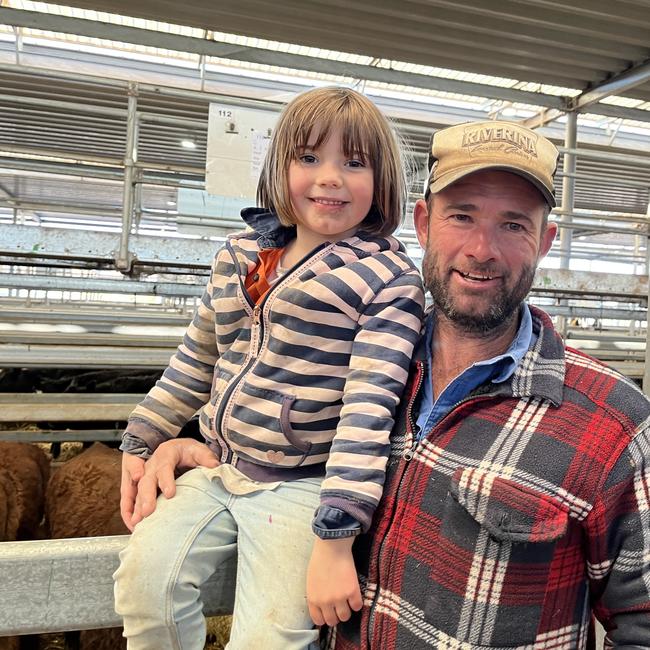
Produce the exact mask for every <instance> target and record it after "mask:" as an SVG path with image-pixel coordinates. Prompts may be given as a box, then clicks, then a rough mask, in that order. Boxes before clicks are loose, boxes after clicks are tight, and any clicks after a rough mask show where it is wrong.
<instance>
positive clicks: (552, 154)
mask: <svg viewBox="0 0 650 650" xmlns="http://www.w3.org/2000/svg"><path fill="white" fill-rule="evenodd" d="M558 154H559V152H558V150H557V148H556V146H555V145H554V144H553V143H552V142H551V141H550V140H548V139H547V138H545V137H544V136H543V135H540V134H539V133H536V132H535V131H532V130H531V129H528V128H526V127H524V126H521V125H519V124H516V123H514V122H500V121H494V120H490V121H488V122H470V123H467V124H457V125H456V126H450V127H448V128H446V129H441V130H440V131H437V132H436V133H435V134H434V136H433V139H432V141H431V153H430V154H429V170H430V171H429V177H428V179H427V184H426V186H425V196H428V195H429V193H430V192H431V193H433V194H435V193H437V192H440V191H441V190H443V189H444V188H445V187H448V186H449V185H451V184H452V183H455V182H456V181H458V180H460V179H461V178H463V177H464V176H467V175H468V174H473V173H474V172H478V171H481V170H484V169H491V170H500V171H506V172H512V173H513V174H518V175H519V176H522V177H523V178H525V179H526V180H527V181H530V182H531V183H532V184H533V185H534V186H535V187H536V188H537V189H538V190H539V191H540V192H541V193H542V195H543V196H544V199H545V200H546V202H547V203H548V204H549V205H550V206H551V207H552V208H554V207H555V205H556V203H555V190H554V188H553V176H554V175H555V171H556V169H557V158H558Z"/></svg>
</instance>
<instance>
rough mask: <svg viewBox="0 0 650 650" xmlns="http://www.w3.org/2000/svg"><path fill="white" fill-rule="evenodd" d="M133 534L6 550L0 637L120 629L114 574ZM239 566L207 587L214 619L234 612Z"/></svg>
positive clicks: (1, 557) (207, 607)
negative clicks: (119, 556)
mask: <svg viewBox="0 0 650 650" xmlns="http://www.w3.org/2000/svg"><path fill="white" fill-rule="evenodd" d="M127 541H128V536H127V535H117V536H111V537H89V538H85V539H79V538H75V539H57V540H43V541H34V542H4V543H2V544H1V545H0V575H2V583H3V585H2V586H3V588H2V590H0V636H10V635H14V634H42V633H49V632H66V631H72V630H89V629H95V628H106V627H119V626H120V625H121V620H120V617H119V616H118V615H117V614H116V613H115V608H114V602H113V579H112V575H113V572H114V571H115V570H116V569H117V567H118V563H119V559H118V554H119V552H120V551H121V550H122V549H123V548H124V546H125V545H126V543H127ZM235 573H236V563H235V560H234V558H233V560H230V561H227V562H226V563H224V564H223V565H222V566H220V567H219V568H218V569H217V570H216V571H215V572H214V574H213V575H212V577H211V578H210V579H209V580H208V581H207V583H206V584H205V585H204V586H203V587H202V588H201V596H202V599H203V603H204V610H203V611H204V612H205V614H206V615H208V616H214V615H223V614H230V613H232V608H233V604H234V593H235Z"/></svg>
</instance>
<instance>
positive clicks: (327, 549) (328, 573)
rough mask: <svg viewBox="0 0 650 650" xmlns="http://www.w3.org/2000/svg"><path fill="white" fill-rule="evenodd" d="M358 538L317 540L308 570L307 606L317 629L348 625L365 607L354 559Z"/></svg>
mask: <svg viewBox="0 0 650 650" xmlns="http://www.w3.org/2000/svg"><path fill="white" fill-rule="evenodd" d="M353 541H354V537H345V538H343V539H327V540H325V539H320V538H318V537H317V538H316V541H315V542H314V548H313V550H312V553H311V559H310V561H309V567H308V568H307V604H308V605H309V615H310V616H311V618H312V620H313V621H314V623H316V625H325V624H327V625H329V626H334V625H336V624H337V623H339V622H341V621H347V620H348V619H349V618H350V616H352V611H355V612H356V611H359V610H360V609H361V606H362V605H363V601H362V599H361V590H360V589H359V580H358V578H357V571H356V568H355V566H354V559H353V558H352V543H353Z"/></svg>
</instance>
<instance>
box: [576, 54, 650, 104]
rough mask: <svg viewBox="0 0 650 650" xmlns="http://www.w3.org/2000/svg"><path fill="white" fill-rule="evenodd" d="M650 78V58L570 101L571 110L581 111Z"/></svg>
mask: <svg viewBox="0 0 650 650" xmlns="http://www.w3.org/2000/svg"><path fill="white" fill-rule="evenodd" d="M649 79H650V59H648V60H647V61H645V62H643V63H640V64H639V65H635V66H633V67H632V68H629V69H628V70H626V71H625V72H621V73H620V74H617V75H615V76H614V77H611V78H610V79H608V80H607V81H604V82H603V83H601V84H599V85H597V86H594V87H593V88H590V89H589V90H587V91H585V92H583V93H582V94H581V95H578V96H577V97H573V98H571V99H570V100H569V101H568V109H569V110H570V111H580V110H584V109H585V108H588V107H589V106H592V105H593V104H596V103H598V102H600V101H601V100H603V99H605V97H609V96H611V95H620V94H621V93H623V92H626V91H627V90H630V89H631V88H635V87H636V86H640V85H641V84H643V83H645V82H646V81H648V80H649Z"/></svg>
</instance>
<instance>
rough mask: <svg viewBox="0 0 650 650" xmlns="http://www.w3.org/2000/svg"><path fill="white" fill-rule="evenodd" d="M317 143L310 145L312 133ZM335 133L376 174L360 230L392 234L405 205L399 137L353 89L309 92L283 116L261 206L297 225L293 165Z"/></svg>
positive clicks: (261, 183) (264, 175)
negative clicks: (292, 190) (291, 175)
mask: <svg viewBox="0 0 650 650" xmlns="http://www.w3.org/2000/svg"><path fill="white" fill-rule="evenodd" d="M314 129H318V134H317V139H316V141H315V142H310V137H311V134H312V131H313V130H314ZM334 129H340V131H341V133H342V134H343V142H342V146H343V152H344V154H345V155H346V156H351V157H359V158H360V159H361V160H363V161H364V162H365V163H366V164H368V165H370V167H372V170H373V181H374V185H373V190H374V194H373V201H372V207H371V209H370V211H369V212H368V215H367V216H366V218H365V219H364V220H363V222H362V223H361V224H360V226H359V228H360V229H361V230H364V231H365V232H368V233H370V234H373V235H379V236H386V235H390V234H391V233H393V232H394V231H395V230H396V229H397V227H398V226H399V224H400V222H401V220H402V214H403V209H404V206H405V204H406V192H407V186H406V177H405V173H404V168H403V164H402V155H401V150H400V146H399V142H398V139H397V136H396V134H395V133H394V131H393V129H392V128H391V126H390V124H389V122H388V120H387V119H386V117H384V115H383V114H382V113H381V111H380V110H379V109H378V108H377V107H376V106H375V105H374V104H373V103H372V102H371V101H370V100H369V99H367V98H366V97H364V95H362V94H360V93H358V92H356V91H355V90H352V89H350V88H340V87H326V88H316V89H314V90H308V91H307V92H304V93H302V94H300V95H298V96H297V97H295V98H294V99H293V100H292V101H290V102H289V103H288V104H287V106H286V107H285V109H284V110H283V111H282V113H281V115H280V118H279V120H278V123H277V125H276V127H275V129H274V131H273V136H272V137H271V143H270V144H269V149H268V152H267V154H266V158H265V160H264V166H263V168H262V173H261V175H260V180H259V182H258V185H257V203H258V205H259V206H261V207H263V208H267V209H269V210H272V211H274V212H276V213H277V215H278V217H279V219H280V221H281V222H282V223H283V224H284V225H291V224H295V223H296V221H297V218H296V215H295V212H294V209H293V206H292V205H291V199H290V197H289V165H290V164H291V162H292V161H293V160H296V159H297V158H298V156H299V155H300V154H301V153H302V150H303V148H304V147H305V146H306V145H307V144H309V145H311V146H313V147H314V148H318V147H319V146H320V145H321V144H323V143H324V142H326V141H327V139H328V137H329V135H330V133H331V132H332V130H334Z"/></svg>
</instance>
